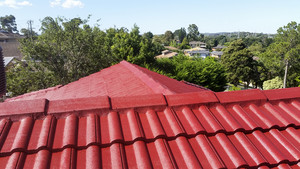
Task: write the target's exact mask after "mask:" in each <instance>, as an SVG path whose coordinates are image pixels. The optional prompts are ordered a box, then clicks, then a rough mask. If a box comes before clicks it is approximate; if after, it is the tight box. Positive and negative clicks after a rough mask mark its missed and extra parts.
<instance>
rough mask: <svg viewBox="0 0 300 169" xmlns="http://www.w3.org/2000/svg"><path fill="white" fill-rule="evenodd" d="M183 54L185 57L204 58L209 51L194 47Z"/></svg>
mask: <svg viewBox="0 0 300 169" xmlns="http://www.w3.org/2000/svg"><path fill="white" fill-rule="evenodd" d="M184 54H185V55H186V56H192V57H202V58H206V57H207V56H209V51H208V50H207V49H204V48H200V47H196V48H192V49H186V50H184Z"/></svg>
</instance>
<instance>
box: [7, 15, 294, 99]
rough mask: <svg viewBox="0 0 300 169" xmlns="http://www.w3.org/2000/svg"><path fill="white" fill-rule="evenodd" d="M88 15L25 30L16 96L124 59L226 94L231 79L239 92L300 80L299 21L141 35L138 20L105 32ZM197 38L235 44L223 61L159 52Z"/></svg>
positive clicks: (13, 74) (14, 78)
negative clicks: (235, 31) (265, 29)
mask: <svg viewBox="0 0 300 169" xmlns="http://www.w3.org/2000/svg"><path fill="white" fill-rule="evenodd" d="M88 19H89V18H87V19H81V18H73V19H64V18H60V17H58V18H52V17H46V18H44V19H43V20H42V21H41V25H42V26H41V29H40V30H41V33H40V35H38V34H37V33H36V32H33V31H32V30H28V29H22V33H23V34H24V36H25V38H23V39H21V40H20V43H21V51H22V53H23V55H24V56H26V57H25V59H26V63H23V62H20V64H19V65H18V66H15V68H13V69H10V70H9V71H8V72H7V77H8V79H7V80H8V81H7V83H8V90H9V91H10V92H11V94H12V95H19V94H23V93H26V92H30V91H34V90H39V89H43V88H47V87H51V86H55V85H58V84H67V83H70V82H72V81H75V80H78V79H79V78H81V77H84V76H87V75H89V74H92V73H95V72H98V71H99V70H101V69H103V68H106V67H109V66H111V65H113V64H117V63H119V62H120V61H121V60H127V61H129V62H131V63H134V64H137V65H140V66H143V67H146V68H148V69H150V70H153V71H156V72H158V73H161V74H164V75H167V76H169V77H171V78H174V79H177V80H185V81H188V82H191V83H195V84H198V85H201V86H204V87H207V88H209V89H211V90H213V91H223V90H224V89H225V86H226V85H228V82H229V83H230V84H232V85H234V87H233V89H234V90H235V89H238V87H237V86H240V85H244V87H245V88H248V87H249V86H250V85H251V86H252V87H260V88H265V89H269V88H274V86H284V85H283V79H286V80H285V85H286V86H287V87H292V86H298V85H300V80H299V78H300V75H299V72H300V71H299V68H300V65H299V63H300V62H299V56H300V53H299V52H300V48H299V46H300V32H299V30H300V26H299V25H298V24H297V23H295V22H292V23H290V24H288V25H287V26H285V27H283V28H280V29H279V30H278V33H277V34H276V35H275V38H273V37H269V36H268V35H266V34H257V35H255V36H253V35H252V36H243V35H241V36H240V37H238V36H235V35H230V36H229V35H216V36H205V35H204V34H200V33H199V30H198V27H197V26H196V25H195V24H191V25H189V27H188V28H187V31H186V29H185V28H180V29H178V30H175V31H174V32H172V31H166V32H165V34H163V35H153V34H152V33H151V32H147V33H144V34H141V33H140V31H139V27H138V26H136V25H134V26H133V28H132V29H131V30H129V29H127V28H109V29H107V30H101V29H100V28H99V27H98V26H90V25H89V24H88ZM190 41H202V42H205V43H206V44H207V47H208V48H212V47H214V46H217V45H225V46H227V48H225V49H224V50H223V53H224V54H223V56H222V57H221V59H215V58H211V57H208V58H206V59H201V58H190V57H187V56H184V54H183V53H182V52H181V51H180V50H178V51H177V52H179V54H178V56H175V57H173V59H155V57H154V56H156V55H158V54H160V53H161V51H162V50H164V46H168V45H169V46H174V47H177V48H179V49H185V48H189V44H188V43H189V42H190ZM273 79H274V80H273ZM278 79H279V80H278ZM272 80H273V81H272ZM278 82H281V83H282V84H278ZM264 83H265V84H264ZM274 83H275V84H274ZM272 86H273V87H272Z"/></svg>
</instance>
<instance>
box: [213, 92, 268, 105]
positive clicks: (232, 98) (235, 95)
mask: <svg viewBox="0 0 300 169" xmlns="http://www.w3.org/2000/svg"><path fill="white" fill-rule="evenodd" d="M215 94H216V96H217V98H218V99H219V100H220V102H221V103H232V102H244V101H253V100H267V97H266V96H265V95H264V93H263V92H262V91H261V90H259V89H251V90H239V91H231V92H216V93H215Z"/></svg>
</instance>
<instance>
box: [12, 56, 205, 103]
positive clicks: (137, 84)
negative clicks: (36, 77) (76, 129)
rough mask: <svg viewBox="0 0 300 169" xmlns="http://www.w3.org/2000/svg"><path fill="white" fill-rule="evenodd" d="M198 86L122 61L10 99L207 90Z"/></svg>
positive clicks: (61, 98)
mask: <svg viewBox="0 0 300 169" xmlns="http://www.w3.org/2000/svg"><path fill="white" fill-rule="evenodd" d="M207 90H209V89H206V88H204V87H201V86H197V85H192V84H189V83H186V82H183V81H177V80H175V79H171V78H169V77H167V76H163V75H160V74H158V73H155V72H152V71H150V70H148V69H145V68H142V67H140V66H137V65H134V64H131V63H128V62H126V61H122V62H120V63H119V64H116V65H114V66H111V67H109V68H106V69H103V70H101V71H99V72H97V73H94V74H91V75H90V76H87V77H84V78H81V79H79V80H77V81H75V82H72V83H69V84H67V85H64V86H61V85H59V86H55V87H52V88H48V89H44V90H40V91H36V92H31V93H27V94H24V95H21V96H18V97H15V98H11V99H8V100H7V101H13V100H32V99H40V98H45V99H48V100H63V99H71V98H86V97H97V96H109V97H124V96H137V95H149V94H177V93H189V92H200V91H207Z"/></svg>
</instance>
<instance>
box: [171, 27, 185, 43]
mask: <svg viewBox="0 0 300 169" xmlns="http://www.w3.org/2000/svg"><path fill="white" fill-rule="evenodd" d="M186 36H187V34H186V30H185V28H180V29H177V30H175V32H174V38H176V40H179V42H180V43H181V42H182V41H183V39H184V38H185V37H186Z"/></svg>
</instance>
